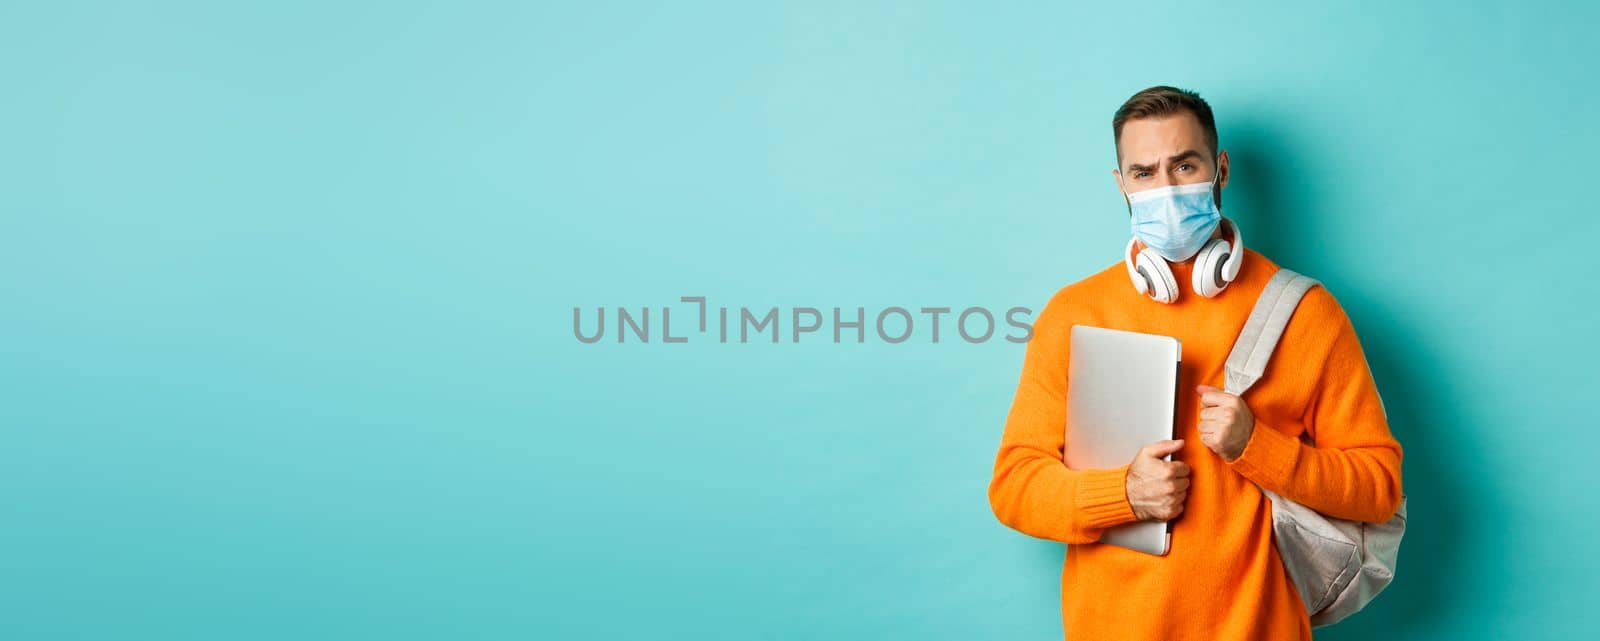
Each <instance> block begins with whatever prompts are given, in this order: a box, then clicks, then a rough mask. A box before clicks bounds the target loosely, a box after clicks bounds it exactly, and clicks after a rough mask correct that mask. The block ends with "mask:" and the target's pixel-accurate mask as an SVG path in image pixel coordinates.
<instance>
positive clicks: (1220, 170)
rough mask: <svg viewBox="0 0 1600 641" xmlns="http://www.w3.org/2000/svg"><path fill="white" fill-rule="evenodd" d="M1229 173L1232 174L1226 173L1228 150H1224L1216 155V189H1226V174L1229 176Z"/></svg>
mask: <svg viewBox="0 0 1600 641" xmlns="http://www.w3.org/2000/svg"><path fill="white" fill-rule="evenodd" d="M1230 173H1232V172H1229V171H1228V150H1226V149H1224V150H1222V151H1221V152H1218V153H1217V179H1218V180H1217V188H1218V189H1221V188H1223V187H1227V186H1228V174H1230Z"/></svg>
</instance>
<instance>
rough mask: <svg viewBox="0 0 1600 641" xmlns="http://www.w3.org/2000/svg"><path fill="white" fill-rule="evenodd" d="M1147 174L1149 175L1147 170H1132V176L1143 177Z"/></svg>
mask: <svg viewBox="0 0 1600 641" xmlns="http://www.w3.org/2000/svg"><path fill="white" fill-rule="evenodd" d="M1149 175H1150V172H1148V171H1136V172H1133V177H1134V178H1144V177H1145V176H1149Z"/></svg>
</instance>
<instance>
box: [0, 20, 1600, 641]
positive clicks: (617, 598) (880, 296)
mask: <svg viewBox="0 0 1600 641" xmlns="http://www.w3.org/2000/svg"><path fill="white" fill-rule="evenodd" d="M217 4H218V3H202V2H194V3H161V4H160V5H158V6H144V5H137V4H133V3H126V4H125V3H94V4H79V3H40V2H23V3H7V4H5V5H4V6H3V7H0V78H4V79H5V94H4V99H3V100H0V145H3V150H4V151H3V153H0V296H3V298H0V301H3V306H0V336H3V340H0V350H3V351H0V506H3V510H4V518H3V524H0V577H3V578H0V636H3V637H5V638H8V639H109V638H119V639H132V638H150V639H158V638H159V639H182V638H195V639H202V638H203V639H301V638H304V639H309V638H322V639H334V638H341V639H344V638H372V639H440V638H451V639H470V638H506V639H510V638H539V639H619V638H633V637H649V638H683V639H750V638H765V639H823V638H827V639H912V638H915V639H1053V638H1058V636H1059V634H1060V620H1059V611H1058V601H1057V598H1058V595H1059V584H1058V573H1059V570H1060V565H1059V563H1060V559H1061V555H1062V550H1063V548H1062V546H1061V545H1060V544H1057V543H1052V542H1048V541H1042V540H1037V539H1031V538H1028V537H1026V536H1024V535H1021V534H1019V533H1017V532H1014V531H1011V530H1008V529H1006V528H1004V527H1003V526H1002V525H1000V524H999V523H998V522H997V521H996V520H995V519H994V517H993V515H992V513H991V512H990V508H989V505H988V503H987V499H986V496H985V490H986V488H987V484H988V481H989V478H990V471H991V466H992V464H993V457H994V454H995V449H996V447H997V445H998V442H999V437H1000V431H1001V424H1002V420H1003V418H1004V415H1005V412H1006V410H1007V408H1008V406H1009V403H1010V399H1011V393H1012V391H1013V389H1014V386H1015V383H1016V379H1017V374H1018V371H1019V367H1020V363H1021V357H1022V351H1023V350H1022V348H1021V347H1020V346H1017V345H1013V344H1010V343H1005V342H1002V341H998V340H997V341H992V342H990V343H986V344H982V345H968V344H965V343H963V342H960V341H954V340H950V335H949V334H948V333H947V334H946V335H945V337H944V339H945V340H944V341H943V342H941V343H940V344H937V345H933V344H930V343H928V342H927V338H928V335H927V334H925V333H919V334H918V335H917V339H916V340H913V341H912V342H910V343H906V344H902V345H885V344H882V343H881V342H878V341H869V342H868V344H866V345H854V344H847V345H832V344H829V343H826V342H819V341H814V340H813V341H810V342H802V343H801V344H798V345H795V344H789V343H787V342H785V343H782V344H779V345H771V344H751V345H719V344H716V343H714V342H709V341H706V340H699V341H695V340H691V342H690V343H688V344H686V345H662V344H660V343H659V342H652V343H650V344H647V345H640V344H634V343H628V344H622V345H618V344H616V343H614V342H610V341H607V342H603V343H601V344H597V345H584V344H580V343H579V342H578V341H577V340H575V339H574V338H573V336H572V329H571V314H572V311H571V310H572V308H573V307H574V306H585V307H586V308H592V307H593V306H597V305H604V306H608V307H613V308H614V307H615V306H618V305H626V306H630V307H633V308H637V307H639V306H644V305H649V306H652V307H660V306H662V305H670V304H674V303H675V301H677V299H678V297H679V296H686V295H704V296H707V297H709V298H710V301H711V304H712V305H713V306H716V305H731V306H750V307H765V306H769V305H780V306H783V307H785V308H786V309H787V308H789V307H794V306H817V307H824V308H827V307H832V306H844V307H854V306H857V305H860V306H866V307H868V308H869V309H872V310H875V309H881V308H883V307H887V306H890V305H904V306H908V307H916V306H924V305H930V306H933V305H944V306H953V307H964V306H967V305H985V306H989V307H991V308H997V309H1004V308H1006V307H1009V306H1012V305H1025V306H1029V307H1032V308H1035V309H1037V308H1038V307H1040V306H1041V305H1042V304H1043V302H1044V301H1045V300H1046V299H1047V298H1048V297H1049V295H1050V294H1051V293H1053V292H1054V291H1055V290H1056V289H1057V288H1058V287H1060V286H1062V285H1064V284H1066V283H1069V282H1072V281H1074V280H1077V279H1079V278H1081V277H1083V276H1085V275H1087V274H1089V273H1092V272H1093V271H1096V270H1098V269H1100V268H1102V267H1104V266H1106V265H1109V264H1111V263H1112V262H1113V261H1115V260H1117V253H1118V250H1119V249H1120V248H1121V246H1122V242H1123V240H1124V239H1125V238H1126V235H1127V227H1126V225H1127V223H1126V214H1125V213H1124V210H1123V209H1122V207H1123V205H1122V201H1121V199H1120V198H1119V196H1118V194H1117V192H1116V190H1115V188H1114V186H1113V183H1112V180H1111V178H1110V176H1109V174H1108V172H1109V170H1110V169H1111V167H1112V166H1113V164H1114V160H1113V157H1112V147H1111V142H1112V141H1111V136H1110V117H1111V113H1112V111H1113V110H1114V109H1115V107H1116V106H1117V105H1118V104H1119V103H1120V101H1121V100H1123V99H1124V98H1126V97H1127V96H1128V95H1130V94H1131V93H1133V92H1134V91H1136V90H1138V89H1140V88H1143V87H1145V86H1148V85H1152V84H1162V83H1167V84H1177V85H1180V86H1184V87H1191V88H1195V89H1198V90H1200V91H1201V92H1202V94H1203V95H1204V96H1205V97H1207V98H1208V99H1210V100H1211V102H1212V104H1213V106H1214V107H1215V108H1216V110H1217V113H1218V115H1219V123H1218V124H1219V127H1220V128H1221V136H1222V141H1223V145H1224V147H1225V148H1227V149H1228V150H1229V151H1230V153H1231V154H1232V158H1233V163H1234V165H1233V166H1234V171H1235V174H1234V181H1235V182H1234V183H1233V184H1232V186H1231V187H1230V188H1229V190H1228V192H1227V203H1226V204H1227V207H1226V211H1227V212H1228V213H1230V214H1231V215H1233V216H1235V217H1237V218H1238V219H1239V220H1240V221H1241V224H1242V225H1243V227H1244V229H1245V231H1246V238H1247V241H1249V243H1250V244H1251V246H1253V247H1256V248H1258V249H1260V250H1261V251H1263V252H1265V253H1266V254H1267V255H1269V256H1271V257H1273V258H1274V259H1276V260H1278V261H1279V262H1281V263H1283V264H1285V265H1288V266H1292V267H1294V268H1295V269H1297V270H1300V271H1303V272H1306V273H1309V274H1312V275H1314V276H1316V277H1318V278H1320V279H1321V280H1323V281H1324V282H1325V283H1326V284H1327V285H1328V287H1329V288H1330V290H1331V291H1333V292H1334V294H1335V295H1336V296H1338V297H1339V299H1340V300H1341V301H1342V302H1343V304H1344V305H1345V306H1346V308H1347V310H1348V311H1349V313H1350V315H1351V316H1352V318H1353V319H1354V322H1355V324H1356V327H1357V328H1358V331H1359V333H1360V336H1361V338H1362V341H1363V344H1364V345H1365V347H1366V349H1367V353H1368V355H1369V358H1370V362H1371V366H1372V369H1373V371H1374V374H1375V375H1376V377H1377V379H1378V382H1379V384H1380V386H1381V389H1382V390H1383V392H1384V398H1385V400H1386V402H1387V406H1388V409H1389V412H1390V418H1391V420H1392V422H1393V428H1394V431H1395V433H1396V434H1397V436H1398V437H1399V438H1400V440H1401V441H1402V442H1403V443H1404V445H1405V447H1406V460H1405V481H1406V487H1407V492H1408V494H1409V496H1410V516H1411V522H1410V523H1411V524H1410V531H1409V533H1408V536H1407V539H1406V543H1405V548H1404V554H1403V556H1402V563H1401V573H1400V576H1399V578H1398V579H1397V580H1396V582H1395V583H1394V585H1393V587H1391V588H1390V591H1389V592H1387V593H1385V594H1384V595H1383V596H1382V598H1380V599H1379V600H1378V601H1376V602H1375V603H1374V604H1373V605H1372V606H1371V607H1370V608H1369V609H1368V610H1367V611H1365V612H1363V613H1361V614H1359V615H1357V616H1356V617H1355V618H1353V619H1351V620H1350V621H1348V622H1347V623H1344V624H1341V625H1339V626H1337V627H1335V628H1332V629H1329V630H1325V631H1319V633H1318V635H1317V636H1318V637H1319V638H1327V639H1369V638H1388V637H1390V636H1394V637H1396V638H1409V639H1452V640H1459V639H1475V638H1485V639H1489V638H1512V637H1514V638H1567V637H1574V636H1584V635H1587V634H1590V633H1592V630H1593V623H1592V619H1591V618H1590V617H1589V615H1590V614H1591V612H1590V611H1589V610H1590V609H1591V608H1592V606H1593V605H1594V603H1595V602H1596V597H1597V596H1600V595H1597V589H1596V581H1595V578H1594V576H1595V573H1596V571H1600V554H1597V553H1596V552H1595V551H1594V549H1593V545H1594V541H1595V540H1596V539H1597V538H1600V516H1597V515H1596V513H1595V503H1596V502H1595V499H1594V495H1593V492H1594V488H1595V487H1596V486H1597V484H1600V473H1597V472H1596V470H1597V468H1600V465H1596V464H1595V463H1593V462H1592V461H1593V459H1594V457H1595V453H1594V451H1593V450H1594V448H1593V444H1594V439H1593V438H1592V436H1593V433H1594V428H1595V426H1596V421H1595V418H1594V417H1595V412H1594V409H1593V407H1592V404H1593V401H1594V399H1595V397H1596V393H1597V385H1596V384H1597V382H1600V381H1597V380H1596V375H1595V373H1594V372H1595V362H1596V356H1597V355H1600V354H1597V351H1600V350H1597V349H1596V348H1595V346H1594V343H1593V341H1594V340H1595V338H1596V337H1595V332H1594V328H1595V325H1596V323H1595V316H1596V306H1595V303H1594V302H1593V301H1594V300H1595V296H1596V294H1597V288H1596V286H1595V275H1594V273H1593V271H1594V270H1593V269H1592V265H1593V260H1592V257H1591V256H1590V255H1589V253H1588V251H1589V250H1590V249H1591V248H1592V247H1593V246H1594V243H1595V242H1596V241H1597V239H1600V224H1597V223H1596V222H1595V221H1596V208H1595V197H1594V193H1595V189H1594V185H1595V171H1594V167H1595V166H1596V160H1595V151H1596V150H1597V149H1600V125H1597V124H1596V120H1595V108H1594V103H1595V100H1596V99H1597V98H1600V93H1597V91H1596V89H1595V86H1594V84H1593V83H1594V75H1593V67H1594V64H1595V62H1596V61H1597V60H1600V45H1597V44H1596V43H1597V39H1596V38H1595V37H1594V34H1593V32H1592V27H1593V25H1595V24H1596V23H1597V21H1600V11H1596V10H1595V9H1593V8H1592V6H1591V7H1583V6H1582V3H1576V2H1574V3H1567V4H1564V5H1563V4H1551V5H1540V4H1538V3H1526V2H1523V3H1515V4H1512V3H1506V4H1504V5H1501V6H1486V5H1484V6H1470V5H1462V4H1460V3H1431V4H1429V5H1422V6H1397V5H1396V4H1395V3H1387V2H1366V3H1359V4H1357V3H1319V4H1312V5H1307V6H1305V7H1299V8H1290V7H1288V6H1285V5H1287V4H1290V3H1277V2H1258V3H1244V4H1239V3H1220V4H1219V3H1198V4H1197V3H1179V4H1168V3H1160V2H1144V3H1135V4H1126V5H1117V4H1107V5H1103V6H1099V7H1097V8H1064V7H1054V8H1041V7H1020V6H990V7H986V8H982V9H980V8H977V7H976V6H967V7H961V6H956V5H950V4H935V3H920V2H916V3H913V2H906V3H897V4H885V5H878V4H874V5H873V6H871V7H864V6H859V4H858V3H853V2H841V3H815V2H808V3H793V4H790V5H788V6H782V7H765V8H756V7H752V6H748V4H747V3H737V2H730V3H724V4H720V5H702V4H696V5H694V6H681V7H680V6H657V7H645V6H629V5H604V6H602V5H600V4H597V3H582V4H578V3H573V4H570V5H567V6H554V5H543V4H540V5H528V4H525V3H514V2H507V3H490V4H477V5H473V6H468V5H466V4H464V3H439V4H438V5H437V6H424V5H418V4H415V3H372V4H370V5H366V6H363V5H355V4H344V3H339V4H329V3H323V2H304V3H262V5H261V6H254V7H250V6H232V7H226V8H224V7H219V6H216V5H217ZM1480 5H1481V3H1480ZM678 310H679V311H677V312H676V313H678V314H683V315H684V316H682V318H685V319H687V318H688V311H689V308H684V307H683V306H681V305H679V306H678ZM675 320H676V319H675ZM681 326H682V327H685V328H687V327H689V325H688V323H687V322H683V324H682V325H681ZM677 327H679V326H678V325H675V332H676V330H677ZM946 330H947V331H948V326H947V327H946ZM652 331H655V329H654V328H653V330H652Z"/></svg>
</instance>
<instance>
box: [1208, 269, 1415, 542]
mask: <svg viewBox="0 0 1600 641" xmlns="http://www.w3.org/2000/svg"><path fill="white" fill-rule="evenodd" d="M1312 291H1313V292H1316V291H1317V290H1312ZM1321 296H1322V297H1323V299H1324V301H1325V304H1324V305H1322V307H1323V308H1324V309H1329V310H1331V313H1330V314H1320V315H1314V316H1312V317H1311V318H1309V319H1307V321H1309V322H1305V325H1306V327H1303V328H1301V331H1299V332H1295V331H1294V330H1293V328H1289V329H1286V330H1285V334H1284V338H1283V340H1284V342H1286V343H1287V342H1288V341H1290V340H1293V339H1294V338H1295V335H1296V334H1300V335H1309V333H1310V331H1326V330H1324V329H1323V328H1329V327H1331V329H1332V331H1333V332H1334V336H1333V340H1332V344H1331V347H1330V349H1329V351H1328V355H1327V358H1326V359H1325V360H1324V361H1323V363H1322V369H1321V372H1320V373H1319V374H1317V379H1316V381H1317V382H1316V383H1315V388H1314V390H1313V392H1312V393H1311V395H1310V399H1309V401H1308V402H1307V404H1306V413H1305V416H1304V422H1305V425H1306V432H1307V435H1308V436H1309V437H1310V439H1311V441H1312V443H1306V442H1303V441H1302V440H1301V439H1299V438H1296V437H1294V436H1290V435H1289V433H1286V432H1284V431H1281V430H1279V429H1277V428H1276V426H1273V425H1267V424H1264V423H1263V422H1262V421H1261V420H1260V418H1259V417H1257V419H1256V425H1255V428H1254V429H1253V430H1252V431H1251V434H1250V439H1249V440H1248V441H1247V442H1246V444H1245V448H1244V450H1243V451H1242V452H1241V453H1240V454H1239V456H1238V458H1235V459H1234V460H1232V461H1229V465H1231V466H1233V468H1234V470H1236V471H1237V472H1239V473H1240V474H1242V475H1244V476H1245V478H1248V479H1250V480H1252V481H1255V482H1256V483H1257V484H1260V485H1261V487H1264V488H1267V489H1269V490H1272V491H1273V492H1276V493H1278V494H1280V495H1282V496H1284V497H1287V498H1289V499H1290V500H1292V501H1295V502H1297V503H1300V504H1302V505H1305V506H1306V507H1309V508H1311V509H1313V510H1316V511H1318V512H1321V513H1322V514H1325V515H1327V516H1331V517H1335V518H1342V519H1349V520H1355V521H1367V522H1373V523H1381V522H1383V521H1387V520H1389V518H1390V517H1392V516H1394V514H1395V512H1396V511H1397V510H1399V508H1400V500H1401V498H1402V496H1403V492H1402V487H1401V477H1400V463H1401V458H1402V455H1403V452H1402V450H1401V447H1400V443H1399V441H1397V440H1395V438H1394V435H1392V434H1391V433H1390V432H1389V421H1388V417H1387V415H1386V413H1385V411H1384V408H1383V400H1382V399H1381V398H1379V396H1378V389H1377V385H1376V384H1375V383H1374V382H1373V379H1372V373H1371V371H1370V370H1369V368H1368V367H1367V360H1366V356H1365V355H1364V354H1363V352H1362V349H1361V343H1360V341H1359V340H1357V338H1356V333H1355V328H1354V327H1353V326H1352V325H1351V324H1350V319H1349V317H1348V316H1346V315H1345V313H1344V310H1343V309H1341V308H1339V306H1338V303H1337V302H1336V301H1334V300H1333V298H1332V296H1330V295H1327V294H1326V293H1325V292H1324V293H1323V294H1321ZM1307 302H1310V295H1309V294H1308V297H1307ZM1296 315H1297V316H1298V315H1299V314H1296ZM1296 320H1298V319H1296ZM1293 322H1294V321H1291V323H1293ZM1280 349H1282V345H1280ZM1248 400H1249V399H1246V402H1247V403H1248ZM1313 443H1314V444H1313Z"/></svg>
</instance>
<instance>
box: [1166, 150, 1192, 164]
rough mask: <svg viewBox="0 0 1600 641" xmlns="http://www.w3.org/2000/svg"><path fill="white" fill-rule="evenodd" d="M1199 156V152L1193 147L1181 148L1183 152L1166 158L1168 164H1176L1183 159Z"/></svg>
mask: <svg viewBox="0 0 1600 641" xmlns="http://www.w3.org/2000/svg"><path fill="white" fill-rule="evenodd" d="M1199 157H1200V152H1198V151H1195V150H1193V149H1185V150H1183V153H1180V154H1178V155H1176V156H1172V157H1170V158H1168V159H1167V164H1168V165H1176V164H1178V163H1180V162H1183V161H1185V160H1190V159H1193V158H1199Z"/></svg>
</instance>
